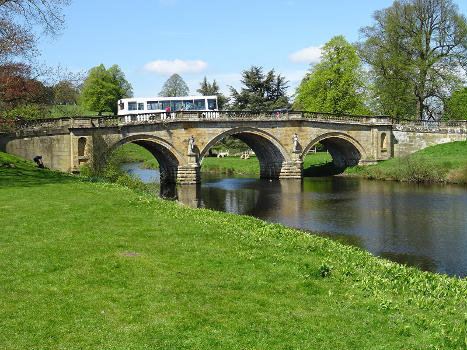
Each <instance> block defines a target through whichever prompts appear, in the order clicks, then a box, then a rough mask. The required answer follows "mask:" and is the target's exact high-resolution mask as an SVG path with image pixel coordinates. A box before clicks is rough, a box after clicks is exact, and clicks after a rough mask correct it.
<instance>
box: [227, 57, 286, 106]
mask: <svg viewBox="0 0 467 350" xmlns="http://www.w3.org/2000/svg"><path fill="white" fill-rule="evenodd" d="M241 82H242V84H243V85H244V87H242V89H241V90H240V92H238V91H237V90H236V89H235V88H233V87H232V86H230V93H231V95H232V99H233V102H232V108H233V109H245V110H253V111H261V110H272V109H277V108H289V107H290V102H289V97H288V96H287V88H288V86H287V83H288V81H287V80H286V79H285V77H283V76H282V75H280V74H277V75H276V73H275V72H274V69H271V70H270V71H269V72H268V73H266V74H264V73H263V68H262V67H257V66H252V67H251V68H250V69H249V70H245V71H243V72H242V80H241Z"/></svg>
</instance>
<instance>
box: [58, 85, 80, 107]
mask: <svg viewBox="0 0 467 350" xmlns="http://www.w3.org/2000/svg"><path fill="white" fill-rule="evenodd" d="M53 89H54V102H55V103H56V104H59V105H76V104H77V103H78V98H79V89H78V88H77V87H76V86H75V84H74V83H73V82H72V81H71V80H62V81H60V82H59V83H57V84H56V85H55V86H54V87H53Z"/></svg>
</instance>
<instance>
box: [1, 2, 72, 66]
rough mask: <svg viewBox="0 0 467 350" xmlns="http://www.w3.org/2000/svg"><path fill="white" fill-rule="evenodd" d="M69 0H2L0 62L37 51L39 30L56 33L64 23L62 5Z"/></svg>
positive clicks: (31, 54) (66, 3) (27, 55)
mask: <svg viewBox="0 0 467 350" xmlns="http://www.w3.org/2000/svg"><path fill="white" fill-rule="evenodd" d="M69 3H70V1H69V0H47V1H44V0H0V62H2V61H3V62H5V61H6V60H8V59H9V58H10V57H24V58H33V57H34V56H35V55H36V54H37V48H36V45H37V40H38V35H37V30H35V27H40V28H42V30H43V33H44V34H46V35H52V36H53V35H56V34H57V33H58V32H59V31H60V30H61V29H62V27H63V23H64V20H63V15H62V7H63V6H66V5H68V4H69Z"/></svg>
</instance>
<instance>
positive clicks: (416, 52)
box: [359, 0, 467, 119]
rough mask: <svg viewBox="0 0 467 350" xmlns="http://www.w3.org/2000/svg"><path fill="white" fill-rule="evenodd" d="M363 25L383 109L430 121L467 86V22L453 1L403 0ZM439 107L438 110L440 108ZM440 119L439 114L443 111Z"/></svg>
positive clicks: (366, 55) (363, 47)
mask: <svg viewBox="0 0 467 350" xmlns="http://www.w3.org/2000/svg"><path fill="white" fill-rule="evenodd" d="M374 20H375V23H374V25H373V26H369V27H364V28H362V29H361V33H362V35H363V38H364V41H363V42H362V43H361V44H360V45H359V52H360V55H361V57H362V59H363V60H364V61H365V62H366V63H367V64H368V65H369V67H370V73H371V77H372V81H373V86H374V101H375V106H376V108H377V109H378V112H380V113H382V114H391V115H393V116H404V117H417V118H418V119H424V118H426V117H427V116H434V115H436V114H437V113H440V111H441V109H439V106H440V105H442V101H443V100H444V99H445V98H446V95H447V94H449V91H452V90H453V88H454V89H456V88H458V87H459V86H460V85H461V84H462V78H461V74H459V72H460V70H462V69H464V70H465V66H466V62H465V57H466V54H467V51H466V50H467V48H466V47H467V25H466V18H465V16H463V15H460V14H459V13H458V10H457V5H455V4H454V3H453V2H452V1H451V0H401V1H395V2H394V3H393V5H392V6H390V7H388V8H386V9H383V10H380V11H376V12H375V14H374ZM437 108H438V109H439V111H436V109H437ZM438 117H439V115H438Z"/></svg>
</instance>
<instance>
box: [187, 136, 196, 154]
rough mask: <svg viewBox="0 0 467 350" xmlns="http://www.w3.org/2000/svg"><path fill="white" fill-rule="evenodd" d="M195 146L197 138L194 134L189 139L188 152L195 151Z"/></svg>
mask: <svg viewBox="0 0 467 350" xmlns="http://www.w3.org/2000/svg"><path fill="white" fill-rule="evenodd" d="M194 147H195V138H194V137H193V135H191V136H190V139H189V141H188V154H193V153H194V151H193V149H194Z"/></svg>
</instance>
